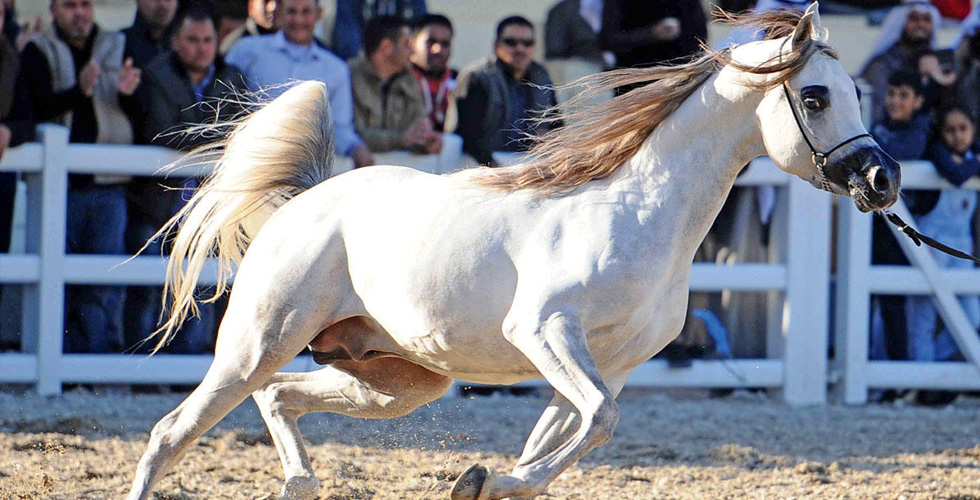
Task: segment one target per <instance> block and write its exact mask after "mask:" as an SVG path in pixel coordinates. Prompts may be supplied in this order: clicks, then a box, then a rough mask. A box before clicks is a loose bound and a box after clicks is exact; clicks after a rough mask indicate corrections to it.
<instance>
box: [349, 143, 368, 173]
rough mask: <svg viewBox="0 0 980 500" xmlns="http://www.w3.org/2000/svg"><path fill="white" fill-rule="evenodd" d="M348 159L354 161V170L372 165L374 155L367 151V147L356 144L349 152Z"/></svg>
mask: <svg viewBox="0 0 980 500" xmlns="http://www.w3.org/2000/svg"><path fill="white" fill-rule="evenodd" d="M350 157H351V159H352V160H354V168H361V167H367V166H370V165H374V155H372V154H371V151H370V150H368V148H367V146H365V145H363V144H358V145H357V146H354V149H352V150H351V152H350Z"/></svg>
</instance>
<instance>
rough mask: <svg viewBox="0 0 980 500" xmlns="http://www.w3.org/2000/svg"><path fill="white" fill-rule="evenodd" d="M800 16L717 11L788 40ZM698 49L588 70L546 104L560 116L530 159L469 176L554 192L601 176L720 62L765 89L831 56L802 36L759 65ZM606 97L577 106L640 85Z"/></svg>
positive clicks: (551, 117)
mask: <svg viewBox="0 0 980 500" xmlns="http://www.w3.org/2000/svg"><path fill="white" fill-rule="evenodd" d="M802 15H803V14H802V13H801V12H799V11H796V10H792V9H784V10H776V11H768V12H764V13H758V14H751V15H745V16H733V15H730V14H728V13H725V12H724V11H721V10H717V11H716V17H718V18H719V19H720V20H721V21H723V22H726V23H729V24H735V25H740V26H753V27H757V28H759V29H760V30H762V31H763V32H764V33H765V38H764V39H765V40H774V39H779V38H783V37H787V36H789V35H791V34H792V33H793V31H794V30H795V29H796V27H797V25H798V24H799V22H800V19H801V17H802ZM703 49H704V52H703V53H702V54H701V55H700V56H699V57H696V58H695V59H693V60H691V61H690V62H687V63H684V64H679V65H676V66H654V67H649V68H627V69H620V70H615V71H608V72H604V73H597V74H593V75H588V76H585V77H583V78H580V79H579V80H577V81H575V82H573V83H571V84H569V85H568V86H569V87H573V88H582V89H584V90H583V91H582V92H581V93H579V94H578V95H576V96H575V97H574V98H572V99H571V100H569V101H568V102H567V103H566V104H565V108H566V109H568V110H571V111H566V112H561V111H560V110H559V109H557V108H555V109H551V110H548V112H546V113H545V116H546V118H542V119H541V120H542V121H549V122H550V121H559V120H561V121H563V122H564V126H563V127H559V128H557V129H554V130H551V131H550V132H548V133H546V134H544V135H543V136H541V137H540V138H538V139H537V140H536V143H535V145H534V146H533V147H532V148H531V150H530V152H529V160H528V161H526V162H524V163H521V164H519V165H515V166H513V167H506V168H489V167H485V168H483V169H482V170H481V172H479V173H478V175H476V176H475V178H474V181H475V182H476V183H477V184H479V185H482V186H485V187H488V188H491V189H497V190H501V191H513V190H518V189H531V190H535V191H540V192H542V193H543V194H554V193H558V192H562V191H565V190H568V189H572V188H575V187H577V186H580V185H582V184H585V183H587V182H589V181H591V180H595V179H602V178H605V177H608V176H610V175H612V174H613V172H615V171H616V170H617V169H618V168H619V167H620V165H622V164H623V163H624V162H625V161H626V160H628V159H629V158H631V157H633V156H634V155H635V154H636V153H637V151H638V150H639V149H640V147H641V146H642V145H643V143H644V141H645V140H646V139H647V137H649V136H650V134H651V133H653V131H654V130H655V129H656V128H657V127H658V126H659V125H660V124H661V123H663V122H664V120H666V119H667V118H668V117H670V115H671V114H673V113H674V111H676V110H677V108H679V107H680V105H681V104H682V103H683V102H684V101H685V100H686V99H687V98H688V97H690V96H691V94H693V93H694V92H695V91H696V90H697V89H698V88H699V87H700V86H701V85H702V84H703V83H704V82H705V81H707V80H708V79H709V78H710V77H711V76H712V75H714V74H715V73H717V72H718V71H719V70H720V69H721V68H722V67H723V66H725V65H731V66H733V67H735V68H737V69H739V70H741V71H745V72H747V73H751V74H757V75H774V76H775V77H774V78H770V79H767V81H766V82H764V83H751V82H746V83H745V84H746V85H749V86H751V87H753V88H755V89H757V90H768V89H770V88H773V87H775V86H777V85H781V84H782V83H783V82H786V81H788V80H790V79H792V78H793V77H794V76H796V75H797V74H798V73H799V72H800V71H801V70H802V69H803V66H804V65H806V63H807V61H809V60H810V57H812V56H813V55H814V54H816V53H818V52H824V53H827V54H830V55H831V56H833V57H836V55H835V54H834V53H833V51H832V49H830V47H828V46H827V45H825V44H823V43H820V42H818V41H815V40H812V39H811V38H809V37H806V39H805V40H803V41H802V43H797V44H794V45H793V50H792V53H790V54H785V55H784V56H783V57H782V58H781V59H780V58H779V57H778V56H776V57H774V58H773V59H770V60H769V61H766V62H764V63H762V64H760V65H758V66H746V65H742V64H739V63H737V62H735V61H732V59H731V56H730V50H729V49H725V50H722V51H715V50H711V49H710V48H708V47H706V46H704V47H703ZM640 84H642V86H641V87H638V88H636V89H634V90H632V91H629V92H627V93H625V94H623V95H620V96H618V97H616V98H614V99H611V100H609V101H606V102H603V103H600V104H595V105H584V103H586V102H588V101H589V100H590V99H592V98H594V97H595V96H597V95H599V94H601V93H603V92H608V91H610V90H613V89H616V88H618V87H623V86H627V85H640Z"/></svg>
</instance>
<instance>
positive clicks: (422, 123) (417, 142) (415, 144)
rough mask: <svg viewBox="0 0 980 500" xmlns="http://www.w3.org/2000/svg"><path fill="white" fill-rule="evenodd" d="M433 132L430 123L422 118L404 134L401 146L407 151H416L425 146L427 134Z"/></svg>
mask: <svg viewBox="0 0 980 500" xmlns="http://www.w3.org/2000/svg"><path fill="white" fill-rule="evenodd" d="M431 130H432V127H431V126H430V125H429V121H428V120H426V119H424V118H420V119H418V120H416V121H415V122H414V123H412V124H411V125H409V126H408V128H407V129H405V132H404V133H403V134H402V139H401V145H402V147H403V148H405V149H409V150H414V149H418V148H419V147H420V146H422V145H423V143H424V141H425V134H426V132H429V131H431Z"/></svg>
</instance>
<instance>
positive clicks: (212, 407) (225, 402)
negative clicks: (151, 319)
mask: <svg viewBox="0 0 980 500" xmlns="http://www.w3.org/2000/svg"><path fill="white" fill-rule="evenodd" d="M246 302H250V301H246ZM249 309H250V310H249ZM250 313H251V314H250ZM289 314H291V315H289V316H288V321H287V319H286V318H287V313H286V312H275V311H271V310H269V309H268V308H266V309H265V311H264V312H263V313H256V311H255V308H252V306H251V304H248V305H245V304H242V303H241V302H236V301H235V297H234V296H233V297H232V301H231V303H230V304H229V310H228V314H226V315H225V318H224V320H223V321H222V323H221V328H220V331H219V332H220V333H219V335H218V342H217V346H216V349H215V357H214V361H213V362H212V364H211V367H210V368H209V369H208V372H207V374H206V375H205V376H204V380H202V381H201V384H200V385H199V386H198V387H197V388H196V389H194V391H193V392H191V394H190V395H189V396H187V399H185V400H184V401H183V402H182V403H181V404H180V405H179V406H177V408H176V409H174V410H173V411H172V412H170V413H169V414H168V415H166V416H165V417H163V418H162V419H161V420H160V421H159V422H157V424H156V425H155V426H154V427H153V431H152V432H151V433H150V440H149V443H147V448H146V452H145V453H144V454H143V457H142V458H141V459H140V462H139V465H138V466H137V468H136V476H135V478H134V479H133V487H132V490H131V491H130V493H129V497H128V499H129V500H144V499H146V498H148V497H149V495H150V490H151V488H152V487H153V485H154V484H155V483H156V482H157V481H158V480H159V479H160V478H161V477H163V475H164V474H165V473H166V472H167V471H168V470H170V468H171V467H173V466H174V464H176V463H177V461H178V460H180V458H181V456H183V454H184V452H185V451H186V450H187V448H188V447H189V446H190V445H191V444H193V443H194V442H195V441H196V440H197V439H198V438H199V437H200V436H201V435H202V434H204V433H205V432H207V430H208V429H210V428H211V427H212V426H214V425H215V424H216V423H218V421H220V420H221V419H222V418H223V417H224V416H225V415H227V414H228V412H230V411H231V410H232V409H234V408H235V407H236V406H238V405H239V404H240V403H241V402H242V401H243V400H244V399H245V398H246V397H248V395H249V394H251V393H252V392H253V391H255V390H256V389H258V388H259V387H261V386H262V384H264V383H265V382H266V380H268V379H269V377H271V376H272V375H273V374H274V373H275V372H276V370H278V369H279V368H281V367H282V366H284V365H285V364H286V363H287V362H289V360H291V359H292V358H293V357H295V355H296V354H297V353H299V352H300V351H301V350H302V349H303V347H304V346H305V342H307V341H308V340H309V338H310V337H312V335H309V336H303V335H302V333H303V332H304V331H311V332H315V331H316V327H315V326H314V325H312V324H311V321H309V318H307V319H308V321H306V322H304V321H302V320H301V319H300V318H299V316H302V315H299V314H295V311H289ZM269 332H272V333H274V338H275V339H276V341H275V342H276V343H275V344H274V345H272V344H270V342H269V341H268V340H267V334H268V333H269Z"/></svg>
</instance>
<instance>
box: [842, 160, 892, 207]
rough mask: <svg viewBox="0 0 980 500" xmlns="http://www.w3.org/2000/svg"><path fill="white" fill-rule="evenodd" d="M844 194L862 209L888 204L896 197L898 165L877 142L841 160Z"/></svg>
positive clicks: (886, 205) (888, 205) (887, 205)
mask: <svg viewBox="0 0 980 500" xmlns="http://www.w3.org/2000/svg"><path fill="white" fill-rule="evenodd" d="M843 163H844V165H845V171H846V172H847V179H848V180H847V188H848V194H850V196H851V198H853V199H854V204H855V205H856V206H857V208H858V210H861V211H862V212H870V211H872V210H880V209H884V208H888V207H890V206H892V205H893V204H894V203H895V202H896V201H897V200H898V190H899V188H900V187H901V184H902V168H901V166H900V165H899V164H898V162H897V161H895V160H894V159H893V158H892V157H891V156H889V155H888V153H885V152H884V151H882V150H881V148H880V147H877V146H865V147H862V148H860V149H858V150H856V151H854V152H853V153H851V154H850V155H848V156H847V158H845V159H844V160H843Z"/></svg>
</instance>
